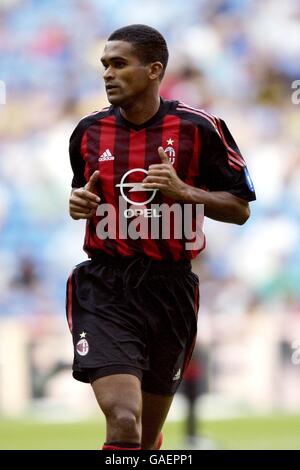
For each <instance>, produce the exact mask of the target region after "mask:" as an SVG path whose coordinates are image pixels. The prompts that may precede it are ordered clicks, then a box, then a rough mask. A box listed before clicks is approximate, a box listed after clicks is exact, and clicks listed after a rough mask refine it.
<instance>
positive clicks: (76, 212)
mask: <svg viewBox="0 0 300 470" xmlns="http://www.w3.org/2000/svg"><path fill="white" fill-rule="evenodd" d="M98 179H99V171H98V170H96V171H94V173H93V174H92V176H91V177H90V179H89V181H88V182H87V184H86V185H85V186H84V187H83V188H76V189H73V190H72V192H71V195H70V199H69V213H70V216H71V217H72V219H74V220H78V219H90V218H91V217H93V216H94V215H95V213H96V210H97V208H98V205H99V202H100V200H101V199H100V197H99V196H97V194H94V193H93V191H94V188H95V184H96V183H97V181H98Z"/></svg>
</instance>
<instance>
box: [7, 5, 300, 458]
mask: <svg viewBox="0 0 300 470" xmlns="http://www.w3.org/2000/svg"><path fill="white" fill-rule="evenodd" d="M136 22H141V23H147V24H150V25H153V26H154V27H157V28H158V29H159V30H160V31H161V32H162V33H163V34H164V35H165V36H166V39H167V41H168V45H169V50H170V63H169V69H168V73H167V75H166V78H165V80H164V82H163V86H162V93H161V94H162V96H164V97H166V98H175V99H176V98H180V99H181V100H182V101H185V102H187V103H189V104H190V105H193V106H196V107H201V108H205V109H207V110H209V111H211V112H212V113H215V114H217V115H218V116H220V117H222V118H223V119H224V120H225V121H226V122H227V124H228V126H229V128H230V130H231V131H232V133H233V135H234V136H235V138H236V140H237V141H238V144H239V146H240V149H241V151H242V153H243V154H244V156H245V157H246V160H247V162H248V167H249V170H250V174H251V176H252V178H253V180H254V184H255V188H256V193H257V202H255V203H253V204H252V217H251V219H250V220H249V221H248V223H247V224H246V225H245V226H243V227H237V226H231V225H227V224H221V223H217V222H213V221H210V220H207V221H206V223H205V229H206V235H207V242H208V243H207V248H206V251H205V252H204V253H203V254H202V255H201V256H200V258H199V259H198V261H197V262H196V264H195V270H196V271H197V272H198V273H199V276H200V279H201V285H202V288H201V307H200V314H199V336H198V343H199V348H200V350H201V352H202V357H204V358H205V361H204V362H205V363H204V364H203V367H204V368H205V371H206V379H207V380H206V385H205V387H204V388H203V389H202V392H203V394H202V396H201V398H199V400H198V402H197V412H198V417H199V433H200V434H201V435H202V437H205V438H209V439H210V441H207V445H208V446H209V445H212V446H213V447H215V448H233V449H237V448H253V449H255V448H298V449H299V448H300V444H299V442H300V431H299V429H300V393H299V389H300V353H299V352H298V350H297V348H299V347H300V311H299V302H300V290H299V281H300V279H299V278H300V271H299V263H300V243H299V241H300V240H299V216H300V189H299V188H300V151H299V149H300V145H299V144H300V132H299V127H300V126H299V125H300V107H299V106H300V105H297V104H296V103H294V104H293V102H292V92H293V89H292V82H293V81H294V80H297V79H300V66H299V64H300V4H299V2H297V0H286V1H285V2H282V1H280V0H189V1H188V2H186V1H183V0H165V1H164V2H161V1H160V0H149V1H146V0H139V1H138V0H127V1H126V2H122V1H121V0H71V1H66V0H61V1H59V0H51V1H50V0H1V3H0V81H1V91H2V96H1V100H0V102H1V104H0V262H1V271H0V417H1V418H0V448H1V449H13V448H17V449H20V448H24V449H29V448H33V449H38V448H50V449H51V448H52V449H55V448H65V449H69V448H91V449H92V448H96V447H97V446H98V444H99V443H101V439H102V438H101V433H102V436H103V432H104V431H103V419H102V418H101V416H100V413H99V412H98V410H97V406H96V404H95V401H94V398H93V396H92V393H91V391H90V390H89V387H86V386H85V385H83V384H79V383H76V382H75V381H73V380H72V379H71V377H70V370H69V368H70V361H71V355H72V352H71V348H70V345H71V343H70V337H69V333H68V331H67V326H66V322H65V317H64V292H65V280H66V278H67V276H68V273H69V271H70V269H71V268H72V266H73V265H74V264H76V263H77V262H79V261H81V260H83V259H84V254H83V252H82V251H81V246H82V236H83V230H84V223H81V222H74V221H72V220H71V219H70V218H69V217H68V212H67V201H68V195H69V191H70V180H71V172H70V168H69V161H68V139H69V136H70V133H71V131H72V130H73V128H74V126H75V125H76V123H77V121H78V120H79V119H80V118H81V117H82V116H83V115H85V114H88V113H89V112H91V111H94V110H96V109H100V108H101V107H102V106H103V105H105V104H106V98H105V92H104V87H103V83H102V80H101V68H100V63H99V57H100V54H101V51H102V47H103V44H104V41H105V38H106V37H107V36H108V34H109V33H110V32H112V31H113V30H114V29H116V28H117V27H120V26H122V25H126V24H131V23H136ZM5 89H6V90H5ZM4 91H6V102H5V104H4V98H5V96H4ZM186 411H187V402H186V399H185V398H184V396H183V394H182V393H181V394H179V395H178V397H177V398H176V400H175V402H174V406H173V408H172V411H171V414H170V419H169V422H168V426H167V429H168V432H167V433H166V435H167V436H166V446H165V448H176V447H177V448H180V447H184V446H187V443H184V440H183V439H184V432H185V431H184V419H185V415H186ZM98 441H99V442H98ZM202 444H203V442H202Z"/></svg>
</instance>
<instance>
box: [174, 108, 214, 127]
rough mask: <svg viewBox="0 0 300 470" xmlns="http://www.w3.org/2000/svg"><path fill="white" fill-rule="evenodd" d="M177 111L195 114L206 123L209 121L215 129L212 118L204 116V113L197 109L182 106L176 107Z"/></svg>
mask: <svg viewBox="0 0 300 470" xmlns="http://www.w3.org/2000/svg"><path fill="white" fill-rule="evenodd" d="M177 110H178V111H186V112H188V113H191V114H196V115H197V116H201V117H204V118H205V119H206V120H207V121H209V122H210V123H211V124H212V125H213V126H214V128H216V123H215V121H214V118H213V117H212V116H210V115H208V114H206V113H205V112H204V111H200V110H199V109H191V108H189V107H188V106H182V105H181V106H178V107H177Z"/></svg>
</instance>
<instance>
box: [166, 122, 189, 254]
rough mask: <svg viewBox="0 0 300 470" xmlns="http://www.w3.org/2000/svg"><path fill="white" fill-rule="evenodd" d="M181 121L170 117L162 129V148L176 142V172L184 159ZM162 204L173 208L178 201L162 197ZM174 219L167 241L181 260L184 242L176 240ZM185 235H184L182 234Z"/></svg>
mask: <svg viewBox="0 0 300 470" xmlns="http://www.w3.org/2000/svg"><path fill="white" fill-rule="evenodd" d="M180 123H181V119H180V118H179V117H178V116H172V115H168V116H166V117H165V118H164V120H163V129H162V147H163V148H164V149H165V148H166V147H168V143H167V141H168V140H169V139H172V140H174V142H173V145H172V147H173V148H174V150H175V162H174V168H175V170H176V169H177V167H178V166H179V163H180V162H179V158H183V157H184V156H183V155H179V132H180ZM162 202H163V203H164V202H165V203H166V204H168V205H170V206H172V205H173V204H174V203H176V201H174V199H170V198H167V197H165V196H162ZM174 235H175V233H174V217H173V216H171V220H170V240H166V242H167V243H168V245H169V247H170V250H171V252H172V255H173V259H175V260H179V259H180V258H181V253H182V240H181V239H175V238H174ZM182 235H183V234H182Z"/></svg>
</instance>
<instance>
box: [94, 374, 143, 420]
mask: <svg viewBox="0 0 300 470" xmlns="http://www.w3.org/2000/svg"><path fill="white" fill-rule="evenodd" d="M92 388H93V390H94V393H95V396H96V398H97V401H98V403H99V406H100V408H101V409H102V411H103V413H104V414H105V415H106V416H109V415H110V414H115V413H119V412H122V411H123V410H124V411H129V412H130V413H133V414H134V415H135V416H136V417H139V416H140V415H141V412H142V392H141V382H140V380H139V379H138V377H136V376H134V375H131V374H114V375H109V376H106V377H101V378H98V379H96V380H95V381H94V382H93V383H92Z"/></svg>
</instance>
